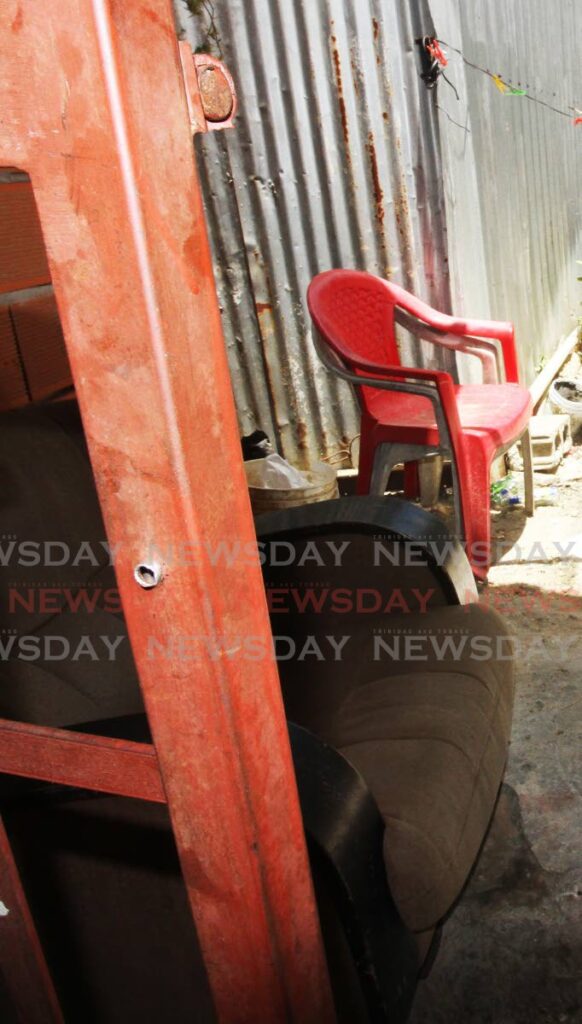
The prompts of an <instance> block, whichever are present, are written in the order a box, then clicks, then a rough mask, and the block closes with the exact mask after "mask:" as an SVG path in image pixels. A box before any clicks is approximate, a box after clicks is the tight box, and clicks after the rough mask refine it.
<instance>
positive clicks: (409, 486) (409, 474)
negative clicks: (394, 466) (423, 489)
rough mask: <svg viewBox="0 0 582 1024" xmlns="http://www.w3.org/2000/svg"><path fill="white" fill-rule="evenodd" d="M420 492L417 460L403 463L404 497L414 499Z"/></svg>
mask: <svg viewBox="0 0 582 1024" xmlns="http://www.w3.org/2000/svg"><path fill="white" fill-rule="evenodd" d="M419 493H420V484H419V479H418V462H405V463H404V497H405V498H408V500H409V501H414V499H415V498H418V495H419Z"/></svg>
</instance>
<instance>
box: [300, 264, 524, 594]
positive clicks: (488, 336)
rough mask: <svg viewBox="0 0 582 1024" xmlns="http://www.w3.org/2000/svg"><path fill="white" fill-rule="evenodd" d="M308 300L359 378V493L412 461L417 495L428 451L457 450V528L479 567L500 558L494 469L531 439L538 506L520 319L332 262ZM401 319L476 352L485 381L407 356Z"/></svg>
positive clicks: (321, 328) (339, 365)
mask: <svg viewBox="0 0 582 1024" xmlns="http://www.w3.org/2000/svg"><path fill="white" fill-rule="evenodd" d="M307 302H308V306H309V311H310V313H311V317H312V319H313V323H314V326H315V331H314V340H315V343H316V345H317V348H318V352H319V354H320V357H321V358H322V360H323V361H324V362H325V363H326V365H327V366H328V367H329V368H330V369H332V370H333V371H334V372H335V373H337V374H339V376H340V377H343V378H344V379H346V380H348V381H350V382H351V383H352V384H355V385H356V389H357V394H358V398H359V401H360V406H361V410H362V420H361V439H360V465H359V475H358V493H359V494H383V493H384V491H385V490H386V486H387V483H388V478H389V476H390V473H391V471H392V469H393V468H394V466H396V465H397V464H399V463H402V462H403V463H404V464H405V466H406V469H407V472H406V477H405V479H406V493H407V497H413V496H416V494H417V493H418V484H417V479H416V467H417V466H418V462H419V460H420V459H424V458H425V457H426V456H428V455H438V456H441V457H443V456H444V457H446V458H448V459H450V461H451V466H452V472H453V483H454V488H453V490H454V497H455V513H456V517H457V532H458V534H459V536H461V537H463V538H464V539H465V542H466V545H467V554H468V557H469V560H470V562H471V565H472V568H473V572H474V573H475V575H476V576H477V577H479V578H481V579H485V578H486V576H487V571H488V568H489V565H490V563H491V523H490V512H489V495H490V469H491V463H492V461H493V459H494V458H495V456H496V455H498V454H500V453H502V452H504V451H506V450H507V449H508V448H509V447H511V445H513V444H515V443H516V442H517V441H520V442H521V449H522V456H523V464H524V477H525V510H526V513H527V514H528V515H533V510H534V502H533V471H532V459H531V441H530V435H529V418H530V415H531V398H530V395H529V392H528V391H527V389H526V388H523V387H521V386H520V384H519V382H518V367H517V357H516V352H515V342H514V334H513V326H512V325H511V324H509V323H497V322H494V321H479V320H462V319H457V318H455V317H452V316H446V315H445V314H443V313H438V312H437V311H436V310H434V309H431V308H430V306H427V305H426V304H425V303H424V302H420V301H419V300H418V299H416V298H415V297H414V296H413V295H410V294H409V293H408V292H406V291H405V290H404V289H403V288H400V287H398V285H394V284H391V283H390V282H389V281H384V280H382V279H381V278H379V277H374V276H373V275H372V274H366V273H362V272H361V271H354V270H329V271H327V272H326V273H323V274H319V275H318V276H317V277H315V278H314V279H313V281H312V282H311V284H310V286H309V289H308V293H307ZM395 323H398V324H400V325H401V326H403V327H405V328H406V329H407V330H408V331H410V332H411V333H413V334H414V335H416V337H418V338H420V339H422V340H425V341H430V342H432V343H434V344H436V345H441V346H445V347H447V348H449V349H452V350H454V351H460V352H464V353H467V354H469V355H474V356H476V357H477V358H479V359H480V361H481V363H482V368H483V381H484V383H483V384H466V385H460V384H457V383H455V382H454V381H453V378H452V376H451V374H450V373H446V372H444V371H443V370H425V369H418V368H416V367H409V366H402V365H401V364H400V357H399V353H398V346H397V342H396V332H395Z"/></svg>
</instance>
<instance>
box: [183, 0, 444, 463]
mask: <svg viewBox="0 0 582 1024" xmlns="http://www.w3.org/2000/svg"><path fill="white" fill-rule="evenodd" d="M419 7H420V4H416V3H411V4H410V5H409V4H400V3H397V2H389V3H387V2H385V0H382V2H380V0H377V2H376V0H372V2H370V3H368V2H367V0H365V2H358V3H348V2H344V0H321V2H314V0H294V2H289V0H214V3H213V9H214V12H215V17H216V23H217V26H218V30H219V33H220V37H221V49H222V54H223V57H224V59H225V61H226V62H227V64H228V66H229V68H230V70H231V71H232V74H233V76H234V79H235V82H236V85H237V90H238V94H239V99H240V108H239V114H238V117H237V124H236V128H235V129H234V130H233V131H230V132H224V133H216V134H214V135H212V136H209V137H208V138H205V139H203V140H201V142H199V143H197V146H200V150H201V157H202V159H201V160H200V167H201V173H202V179H203V186H204V194H205V199H206V208H207V212H208V219H209V225H210V232H211V236H212V244H213V249H214V253H215V257H216V271H217V279H218V286H219V292H220V298H221V303H222V306H223V311H224V326H225V333H226V339H227V345H228V350H229V356H230V363H231V368H232V374H233V383H234V389H235V394H236V397H237V403H238V408H239V418H240V423H241V429H243V430H245V431H248V430H250V429H252V428H253V427H254V426H255V425H256V424H260V425H261V426H263V427H264V429H266V430H267V432H269V433H270V434H271V435H272V436H273V437H274V438H275V440H276V443H277V445H278V446H279V449H280V450H281V451H282V452H283V453H284V454H285V455H286V456H287V457H288V458H289V459H290V460H292V461H294V462H296V463H298V464H304V463H305V462H306V461H313V460H314V459H315V458H317V457H318V456H319V455H320V454H323V455H325V456H329V455H330V454H333V453H334V452H336V451H337V450H338V449H340V448H345V446H346V443H347V442H348V441H349V439H350V438H352V437H353V436H354V435H355V434H356V433H357V430H358V416H357V414H356V410H355V406H354V402H353V399H352V396H351V393H350V391H349V389H348V388H347V387H346V386H345V385H343V384H342V383H341V382H337V381H336V380H334V379H333V378H332V377H330V375H329V374H328V373H327V372H326V371H325V370H324V369H323V367H322V366H321V365H320V363H319V361H318V359H317V357H316V355H315V353H314V351H313V348H312V345H311V341H310V339H309V327H308V324H307V322H306V312H305V291H306V288H307V285H308V283H309V281H310V279H311V277H312V276H313V275H314V274H316V273H318V272H319V271H320V270H327V269H328V268H330V267H334V266H349V267H359V268H361V269H367V270H371V271H373V272H374V273H378V274H384V275H386V276H388V277H391V278H393V279H394V280H396V281H398V282H400V283H401V284H403V285H404V286H405V287H407V288H410V289H411V290H413V291H415V292H417V293H418V294H420V295H422V296H423V297H425V298H427V299H428V300H430V301H433V302H434V303H435V304H436V305H438V306H440V307H441V308H445V309H446V308H448V305H449V298H448V286H447V273H446V239H445V233H444V207H443V198H442V190H441V188H440V184H439V178H440V171H439V159H438V149H437V142H436V136H435V123H436V122H435V116H434V111H432V110H431V105H430V98H429V97H428V95H427V92H426V90H425V87H424V85H423V84H422V83H421V82H420V81H419V78H418V72H417V55H416V53H415V46H414V38H415V35H417V34H418V32H419V31H420V28H421V19H420V15H419V14H418V9H419ZM177 10H178V12H179V14H180V17H181V23H182V26H183V27H184V29H185V31H186V33H187V36H188V38H189V40H190V41H191V42H192V44H193V45H198V44H199V43H200V41H201V35H200V25H201V23H202V24H203V23H204V18H201V19H194V18H191V17H189V16H188V15H187V14H185V9H184V5H183V4H182V3H181V2H180V0H178V2H177ZM214 49H215V51H216V47H215V48H214ZM414 358H415V359H418V358H419V353H418V352H415V353H414Z"/></svg>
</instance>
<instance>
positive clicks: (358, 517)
mask: <svg viewBox="0 0 582 1024" xmlns="http://www.w3.org/2000/svg"><path fill="white" fill-rule="evenodd" d="M256 530H257V537H258V540H259V543H262V544H266V543H268V542H270V541H273V540H277V539H284V540H290V539H299V538H301V536H302V535H303V536H307V535H311V536H312V535H313V534H314V533H317V534H318V535H320V536H321V537H322V538H324V537H325V536H326V535H327V536H329V535H330V534H333V533H334V532H335V533H340V532H341V533H345V534H349V533H350V532H353V533H368V534H370V535H373V536H378V537H384V538H386V539H387V540H390V541H394V542H402V544H403V545H404V549H403V550H404V551H405V552H406V551H408V552H412V553H415V552H416V553H417V554H420V553H422V555H423V556H424V558H425V560H426V563H427V564H428V565H429V566H430V568H431V569H432V571H433V572H434V573H435V575H436V576H437V577H438V578H439V581H440V583H441V586H442V588H443V590H444V592H445V594H446V596H447V602H448V604H451V605H455V604H456V605H460V604H470V603H473V602H475V601H477V600H478V594H477V588H476V585H475V580H474V577H473V573H472V571H471V566H470V565H469V561H468V559H467V556H466V554H465V551H464V549H463V546H462V544H461V543H460V541H459V540H458V538H457V537H455V536H454V535H453V534H452V533H450V532H449V531H448V529H447V528H446V526H445V525H444V524H443V523H442V522H441V520H440V519H438V518H437V516H434V515H432V514H431V513H430V512H426V511H425V510H424V509H422V508H419V507H418V506H416V505H413V504H411V503H410V502H407V501H401V500H400V499H399V498H384V497H381V498H380V497H374V496H372V495H364V496H360V497H348V498H340V499H339V500H338V499H337V498H336V499H332V500H330V501H321V502H316V503H315V504H312V505H301V506H296V507H294V508H288V509H280V510H278V511H277V512H267V513H265V514H263V515H261V516H258V517H257V520H256Z"/></svg>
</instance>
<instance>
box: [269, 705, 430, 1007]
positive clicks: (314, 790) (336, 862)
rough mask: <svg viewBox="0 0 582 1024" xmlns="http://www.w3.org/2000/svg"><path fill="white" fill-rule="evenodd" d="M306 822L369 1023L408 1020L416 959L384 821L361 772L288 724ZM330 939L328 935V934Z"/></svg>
mask: <svg viewBox="0 0 582 1024" xmlns="http://www.w3.org/2000/svg"><path fill="white" fill-rule="evenodd" d="M289 737H290V741H291V751H292V754H293V762H294V766H295V774H296V778H297V787H298V790H299V799H300V803H301V811H302V814H303V823H304V827H305V832H306V836H307V842H308V847H309V851H310V856H311V859H312V864H313V867H314V873H315V876H316V878H317V877H318V875H319V876H320V877H321V875H322V874H324V875H325V878H326V882H327V883H328V886H329V887H330V888H331V892H332V895H333V902H334V905H335V907H336V909H337V912H338V915H339V918H340V922H341V925H342V927H343V930H344V934H345V936H346V939H347V941H348V944H349V948H350V952H351V955H352V957H353V960H354V964H355V967H356V970H357V972H358V978H359V982H360V986H361V989H362V995H363V997H364V999H365V1001H366V1004H367V1008H368V1013H369V1018H368V1019H369V1020H371V1021H372V1020H373V1021H390V1022H392V1024H397V1022H403V1021H404V1020H406V1017H407V1014H408V1011H409V1009H410V1005H411V1002H412V997H413V995H414V990H415V987H416V981H417V978H418V971H419V963H418V954H417V949H416V943H415V941H414V938H413V936H412V935H411V933H410V932H409V931H408V930H407V928H406V926H405V925H404V924H403V922H402V919H401V918H400V915H399V913H398V910H397V908H396V905H395V903H394V900H393V899H392V895H391V893H390V889H389V887H388V881H387V878H386V869H385V867H384V860H383V854H382V844H383V836H384V822H383V821H382V818H381V816H380V812H379V810H378V807H377V806H376V803H375V801H374V798H373V797H372V794H371V793H370V791H369V789H368V787H367V785H366V783H365V781H364V779H363V778H362V776H361V775H360V774H359V772H358V771H356V769H355V768H354V767H353V765H351V764H350V762H349V761H348V760H346V758H345V757H343V756H342V755H341V754H340V753H338V751H337V750H335V749H334V748H333V747H330V746H328V745H327V744H326V743H324V742H323V741H322V740H320V739H318V737H317V736H314V734H313V733H311V732H308V731H307V730H306V729H303V728H300V727H299V726H297V725H294V724H293V723H289ZM324 937H325V936H324Z"/></svg>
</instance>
